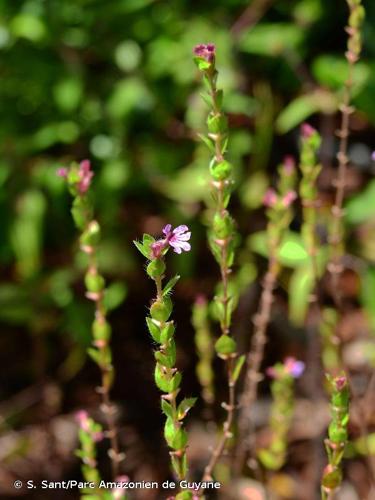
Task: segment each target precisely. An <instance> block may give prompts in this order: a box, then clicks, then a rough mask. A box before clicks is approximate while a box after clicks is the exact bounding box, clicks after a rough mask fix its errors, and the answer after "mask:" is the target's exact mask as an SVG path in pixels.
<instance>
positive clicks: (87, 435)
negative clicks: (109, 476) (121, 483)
mask: <svg viewBox="0 0 375 500" xmlns="http://www.w3.org/2000/svg"><path fill="white" fill-rule="evenodd" d="M76 420H77V422H78V425H79V433H78V436H79V441H80V448H79V449H78V450H76V455H77V456H78V457H80V459H81V460H82V475H83V478H84V480H85V481H87V482H92V483H94V484H95V485H97V486H98V485H99V483H100V480H101V478H100V474H99V471H98V468H97V461H96V443H97V442H98V441H101V440H102V439H103V432H102V427H101V425H100V424H98V423H96V422H94V420H93V419H92V418H90V417H89V416H88V413H87V412H86V411H84V410H81V411H79V412H77V414H76ZM94 492H95V494H96V495H99V498H102V497H103V494H104V492H102V491H101V490H100V489H99V488H97V490H96V491H95V490H92V489H90V490H87V491H86V490H82V493H83V498H84V497H85V493H87V494H93V493H94Z"/></svg>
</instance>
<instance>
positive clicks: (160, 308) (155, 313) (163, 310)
mask: <svg viewBox="0 0 375 500" xmlns="http://www.w3.org/2000/svg"><path fill="white" fill-rule="evenodd" d="M150 313H151V316H152V318H153V319H156V320H158V321H168V318H169V316H170V315H171V313H172V301H171V299H170V298H169V297H163V299H161V300H156V301H155V302H154V303H153V304H152V306H151V309H150Z"/></svg>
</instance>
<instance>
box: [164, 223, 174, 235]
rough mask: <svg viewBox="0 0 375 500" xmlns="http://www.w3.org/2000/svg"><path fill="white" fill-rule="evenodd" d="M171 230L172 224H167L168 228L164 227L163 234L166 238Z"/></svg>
mask: <svg viewBox="0 0 375 500" xmlns="http://www.w3.org/2000/svg"><path fill="white" fill-rule="evenodd" d="M171 229H172V224H167V225H166V226H164V229H163V234H165V236H168V235H169V233H170V232H171Z"/></svg>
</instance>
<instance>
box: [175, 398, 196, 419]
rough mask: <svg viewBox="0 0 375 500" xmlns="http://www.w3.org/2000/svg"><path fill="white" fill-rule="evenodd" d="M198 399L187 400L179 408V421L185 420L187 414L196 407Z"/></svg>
mask: <svg viewBox="0 0 375 500" xmlns="http://www.w3.org/2000/svg"><path fill="white" fill-rule="evenodd" d="M196 401H197V398H185V399H183V400H182V401H181V403H180V404H179V405H178V408H177V419H178V420H183V419H184V418H185V415H186V414H187V412H188V411H189V410H190V409H191V408H192V407H193V406H194V405H195V402H196Z"/></svg>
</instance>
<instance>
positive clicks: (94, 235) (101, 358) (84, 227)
mask: <svg viewBox="0 0 375 500" xmlns="http://www.w3.org/2000/svg"><path fill="white" fill-rule="evenodd" d="M57 173H58V175H59V176H61V177H64V178H65V179H66V181H67V183H68V186H69V191H70V193H71V194H72V196H73V205H72V210H71V211H72V216H73V219H74V222H75V224H76V226H77V228H78V229H79V230H80V231H81V236H80V248H81V250H82V252H84V253H85V254H86V255H87V257H88V267H87V272H86V275H85V285H86V297H87V298H88V299H89V300H92V301H93V303H94V305H95V319H94V322H93V324H92V335H93V342H92V347H90V348H89V349H88V354H89V355H90V357H91V358H92V359H93V360H94V361H95V363H96V364H97V365H98V367H99V368H100V371H101V386H100V387H99V388H98V391H99V393H100V395H101V398H102V404H101V407H100V408H101V410H102V412H103V414H104V417H105V420H106V424H107V432H106V435H107V436H108V437H109V439H110V443H111V448H110V450H109V452H108V454H109V457H110V459H111V466H112V474H113V478H116V477H117V476H118V469H119V463H120V461H121V460H122V459H123V455H122V454H121V453H120V451H119V445H118V437H117V430H116V425H115V419H114V416H115V407H114V405H113V404H112V403H111V400H110V396H109V393H110V389H111V386H112V383H113V366H112V353H111V349H110V346H109V342H110V338H111V327H110V325H109V323H108V321H107V318H106V309H105V305H104V301H103V299H104V293H105V280H104V278H103V276H101V274H100V273H99V271H98V264H97V247H98V244H99V240H100V226H99V223H98V222H97V221H96V220H95V219H94V218H93V208H92V204H91V201H90V199H89V197H88V191H89V188H90V184H91V180H92V177H93V175H94V173H93V172H92V170H91V166H90V162H89V161H88V160H84V161H82V162H81V163H80V164H79V165H78V164H76V163H73V164H72V165H71V167H70V168H60V169H59V170H58V172H57Z"/></svg>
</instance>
